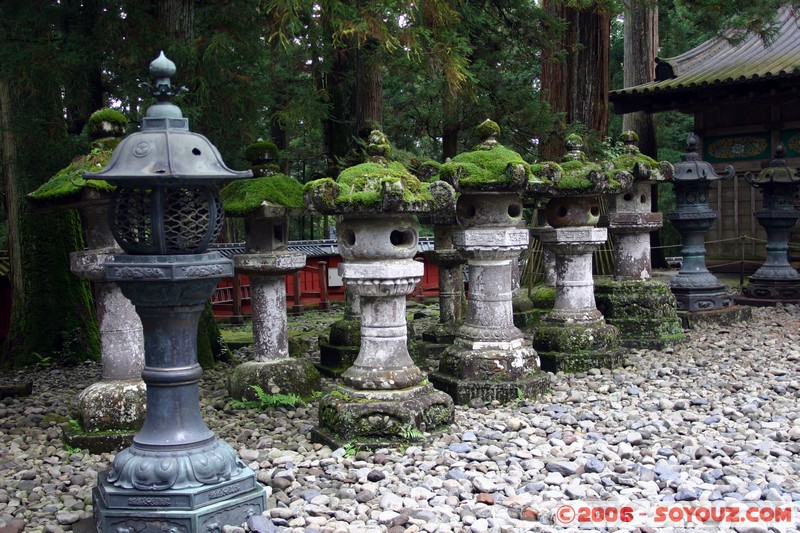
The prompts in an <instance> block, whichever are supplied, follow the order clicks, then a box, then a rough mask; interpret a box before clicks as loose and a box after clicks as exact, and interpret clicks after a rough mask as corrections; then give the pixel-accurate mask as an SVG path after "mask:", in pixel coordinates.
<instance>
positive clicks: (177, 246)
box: [111, 187, 224, 255]
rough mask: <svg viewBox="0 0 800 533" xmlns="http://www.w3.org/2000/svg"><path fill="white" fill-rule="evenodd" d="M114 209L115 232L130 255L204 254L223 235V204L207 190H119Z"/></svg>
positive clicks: (201, 188)
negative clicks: (221, 233)
mask: <svg viewBox="0 0 800 533" xmlns="http://www.w3.org/2000/svg"><path fill="white" fill-rule="evenodd" d="M112 206H113V207H112V219H111V223H112V230H113V231H114V234H115V237H116V238H117V241H118V242H119V244H120V246H121V247H122V249H123V250H125V251H126V252H128V253H131V254H149V255H161V254H194V253H201V252H204V251H205V250H206V249H208V245H209V244H210V243H211V242H212V241H213V240H214V239H215V238H216V237H217V236H218V235H219V234H220V232H221V231H222V219H223V216H224V213H223V208H222V202H221V201H220V199H219V196H218V194H217V193H216V191H215V190H212V189H211V188H208V187H196V188H155V189H126V188H119V189H117V191H116V193H115V200H114V201H113V204H112Z"/></svg>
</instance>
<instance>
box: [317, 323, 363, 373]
mask: <svg viewBox="0 0 800 533" xmlns="http://www.w3.org/2000/svg"><path fill="white" fill-rule="evenodd" d="M360 346H361V319H359V318H343V319H342V320H337V321H336V322H334V323H333V324H331V331H330V334H329V335H328V336H325V335H321V336H320V338H319V363H318V364H317V365H315V366H316V367H317V370H319V371H320V373H321V374H323V375H324V376H328V377H331V378H338V377H339V376H341V375H342V374H343V373H344V371H345V370H347V369H348V368H350V367H351V366H352V365H353V362H354V361H355V360H356V358H357V357H358V351H359V349H360Z"/></svg>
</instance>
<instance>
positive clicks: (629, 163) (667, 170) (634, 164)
mask: <svg viewBox="0 0 800 533" xmlns="http://www.w3.org/2000/svg"><path fill="white" fill-rule="evenodd" d="M619 140H620V141H621V142H622V153H621V154H619V155H618V156H616V157H614V158H613V159H612V160H611V164H612V165H614V168H621V169H625V170H627V171H628V172H630V173H631V174H632V175H633V179H634V180H636V181H665V180H668V179H670V178H671V177H672V174H673V173H674V171H675V168H674V167H673V166H672V163H670V162H669V161H656V160H655V159H653V158H652V157H650V156H648V155H645V154H643V153H642V152H640V151H639V146H638V143H639V136H638V135H636V132H633V131H630V130H629V131H624V132H622V134H621V135H620V136H619Z"/></svg>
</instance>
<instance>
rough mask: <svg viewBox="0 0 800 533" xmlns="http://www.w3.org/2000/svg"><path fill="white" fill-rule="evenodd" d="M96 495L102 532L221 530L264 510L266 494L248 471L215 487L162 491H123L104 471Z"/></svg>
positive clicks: (244, 470)
mask: <svg viewBox="0 0 800 533" xmlns="http://www.w3.org/2000/svg"><path fill="white" fill-rule="evenodd" d="M92 495H93V500H94V506H95V507H94V516H95V525H96V527H97V530H98V531H174V532H176V533H193V532H199V531H222V528H223V526H226V525H230V526H241V525H242V524H244V523H245V522H246V521H247V519H248V517H250V516H253V515H257V514H261V513H262V512H263V511H264V509H265V508H266V500H265V495H264V489H263V487H261V486H260V485H259V484H258V483H257V482H256V478H255V474H254V473H253V471H252V470H250V469H249V468H242V469H241V471H240V472H239V474H238V475H236V476H234V477H232V478H231V479H230V480H228V481H224V482H222V483H217V484H215V485H203V486H201V487H193V488H187V489H171V490H163V491H158V492H153V491H145V490H136V489H121V488H119V487H116V486H114V485H112V484H111V483H110V482H109V481H108V472H107V471H104V472H101V473H100V475H99V476H98V486H97V487H96V488H95V489H94V490H93V492H92Z"/></svg>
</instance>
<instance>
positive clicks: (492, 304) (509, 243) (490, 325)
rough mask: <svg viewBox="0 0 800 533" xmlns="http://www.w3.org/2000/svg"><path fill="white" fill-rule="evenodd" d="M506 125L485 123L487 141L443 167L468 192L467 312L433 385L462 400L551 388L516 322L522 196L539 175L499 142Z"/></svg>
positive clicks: (461, 206)
mask: <svg viewBox="0 0 800 533" xmlns="http://www.w3.org/2000/svg"><path fill="white" fill-rule="evenodd" d="M499 133H500V128H499V127H498V125H497V124H496V123H494V122H492V121H491V120H487V121H485V122H484V123H482V124H481V125H479V126H478V135H479V136H480V138H481V139H482V142H481V144H479V145H478V146H476V147H475V149H474V150H473V151H471V152H466V153H462V154H459V155H457V156H456V157H454V158H453V159H452V160H451V161H450V162H449V163H446V164H445V165H443V166H442V170H441V172H440V174H439V176H440V178H442V179H444V180H446V181H448V182H449V183H451V184H452V185H453V187H454V188H455V189H456V190H457V191H459V192H460V193H461V194H460V196H459V198H458V204H457V205H456V217H457V220H458V224H459V229H457V230H455V231H454V232H453V244H454V246H455V248H456V249H457V250H458V251H459V252H460V253H461V254H462V255H463V256H464V257H466V259H467V265H468V268H469V274H468V276H469V281H468V283H469V292H468V297H467V316H466V318H465V320H464V323H463V324H462V325H461V326H460V327H459V329H458V332H457V334H456V339H455V341H454V343H453V345H452V346H451V347H449V348H448V349H446V350H445V351H444V352H443V353H442V356H441V360H440V362H439V370H438V371H437V372H434V373H432V374H431V375H430V379H431V382H432V383H434V385H436V387H437V388H438V389H440V390H443V391H445V392H447V393H448V394H450V396H452V397H453V399H454V401H455V402H456V403H458V404H465V403H469V402H470V401H471V400H473V399H476V400H480V401H482V402H486V401H492V400H498V401H500V402H508V401H510V400H513V399H516V398H518V397H519V395H520V393H521V394H523V395H524V396H526V397H536V396H538V395H539V394H541V393H542V392H544V391H546V390H547V388H548V386H549V380H548V377H547V376H545V375H543V374H542V373H541V372H540V371H539V359H538V357H537V356H536V352H535V351H534V350H533V348H532V347H531V346H530V344H529V342H528V341H527V340H526V339H525V337H524V336H523V334H522V332H521V331H520V330H519V329H518V328H517V327H516V326H514V317H513V311H512V286H513V279H512V268H513V265H512V263H514V262H516V261H517V258H518V257H519V254H520V252H522V251H523V250H525V249H527V247H528V230H527V229H525V228H520V227H519V225H520V221H521V220H522V201H521V199H520V193H521V192H523V191H524V190H526V188H527V187H528V186H529V180H532V179H533V176H532V174H531V171H530V167H529V165H528V164H527V163H525V162H524V161H523V160H522V158H521V157H520V155H519V154H518V153H516V152H514V151H512V150H509V149H508V148H505V147H504V146H502V145H501V144H500V143H499V142H498V141H497V136H498V135H499Z"/></svg>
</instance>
